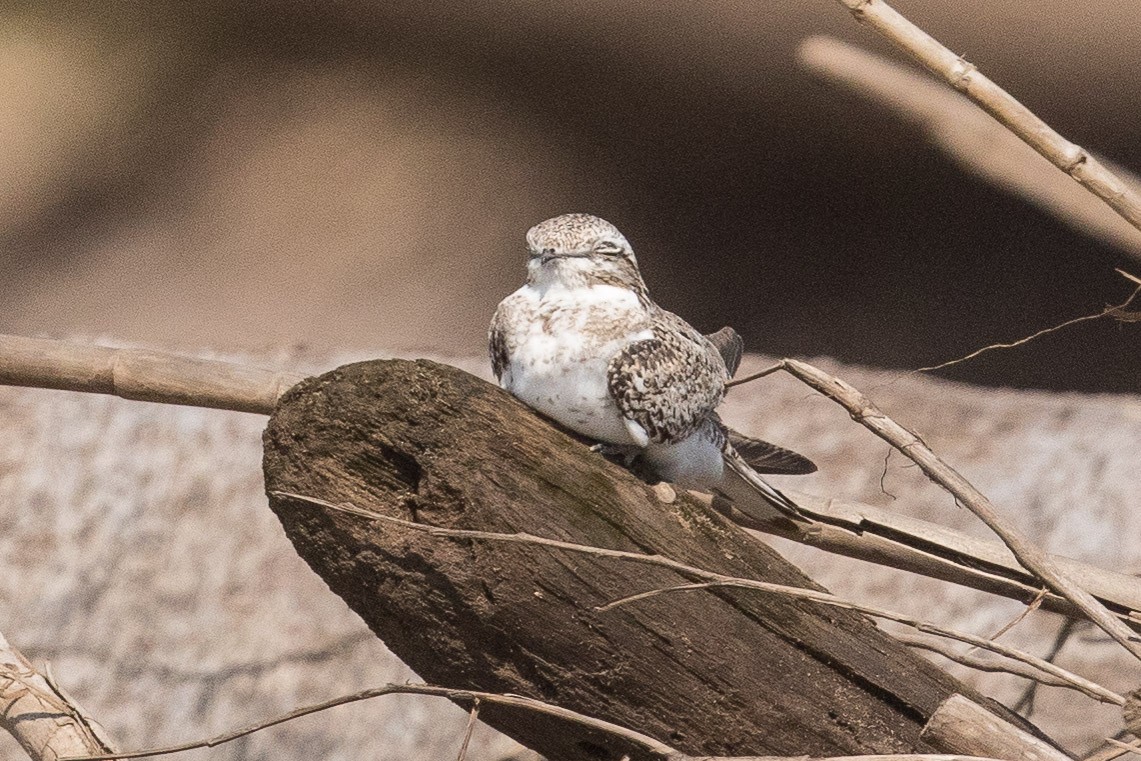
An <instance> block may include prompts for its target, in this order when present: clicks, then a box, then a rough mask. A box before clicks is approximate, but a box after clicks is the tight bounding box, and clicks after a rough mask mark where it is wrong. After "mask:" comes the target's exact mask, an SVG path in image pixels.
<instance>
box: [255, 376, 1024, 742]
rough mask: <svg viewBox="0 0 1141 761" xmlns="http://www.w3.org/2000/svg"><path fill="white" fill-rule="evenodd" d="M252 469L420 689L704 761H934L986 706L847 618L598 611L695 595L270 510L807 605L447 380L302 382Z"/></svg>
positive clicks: (744, 600) (749, 556) (506, 408)
mask: <svg viewBox="0 0 1141 761" xmlns="http://www.w3.org/2000/svg"><path fill="white" fill-rule="evenodd" d="M264 472H265V480H266V488H267V491H268V492H270V494H271V497H270V503H271V506H272V507H273V509H274V511H275V512H276V513H277V515H278V516H279V518H280V519H281V521H282V524H283V526H284V527H285V530H286V533H287V534H288V536H289V537H290V539H291V540H292V542H293V543H294V546H295V547H296V548H297V550H298V552H299V553H300V554H301V556H302V557H303V558H305V560H306V561H307V562H308V563H309V565H310V566H311V567H312V568H313V569H314V570H315V571H316V572H317V573H318V574H319V575H320V576H321V577H322V578H323V579H324V580H325V581H326V583H328V584H329V586H330V587H331V588H332V590H333V591H334V592H335V593H337V594H338V595H339V596H340V597H341V598H343V599H344V600H345V601H346V602H347V603H348V604H349V606H350V607H352V608H353V610H355V611H356V612H357V613H358V614H359V615H360V616H361V617H362V618H363V619H364V620H365V621H366V622H367V623H368V625H369V626H370V627H371V628H372V629H373V631H374V632H376V634H377V635H378V636H380V638H381V639H383V640H384V642H385V643H386V644H387V645H388V646H389V647H390V648H391V649H392V650H393V651H394V652H395V653H396V654H397V655H398V656H399V657H400V658H401V659H403V660H404V661H405V662H406V663H408V664H409V665H410V666H411V667H412V668H413V669H415V670H416V671H417V672H418V673H419V674H420V675H421V676H422V677H424V678H425V679H427V680H429V681H431V682H433V683H436V684H440V685H445V686H448V687H455V688H462V689H472V690H484V691H491V692H509V693H519V694H523V695H528V696H532V697H536V698H539V699H542V700H545V701H548V702H551V703H554V704H557V705H560V706H563V707H566V708H570V709H572V710H575V711H579V712H582V713H585V714H588V715H591V716H596V717H598V718H602V719H606V720H608V721H611V722H614V723H616V724H619V725H622V726H627V727H632V728H637V729H638V730H640V731H642V732H645V733H647V734H649V735H651V736H653V737H657V738H660V739H661V740H662V741H664V742H667V743H669V744H670V745H672V746H674V747H675V748H678V749H679V750H682V751H683V752H686V753H691V754H705V755H746V754H757V755H760V754H781V755H789V754H812V755H822V756H823V755H837V754H851V753H914V752H924V751H931V750H932V749H933V748H932V747H931V746H930V745H929V744H928V743H927V742H925V741H924V740H922V739H921V737H920V732H921V730H922V729H923V726H924V724H925V722H926V721H927V720H928V719H929V718H930V717H931V716H932V715H933V713H934V712H935V710H936V709H937V708H938V706H939V705H940V703H942V702H943V701H944V700H945V699H947V698H948V697H949V696H951V695H952V694H955V693H962V694H965V695H968V696H970V697H971V698H972V699H973V700H976V701H979V702H984V703H986V702H987V701H985V700H984V699H983V698H980V697H978V696H977V695H975V694H974V693H972V691H970V690H969V689H968V688H966V687H964V686H963V685H961V684H959V683H958V682H956V681H955V680H954V679H952V678H951V677H950V676H948V675H947V674H945V673H944V672H942V671H940V670H939V669H937V668H936V667H935V666H933V665H932V664H930V663H928V662H926V661H924V660H922V659H920V658H918V657H916V656H915V655H913V654H912V653H911V652H910V651H909V650H908V649H907V648H906V647H903V646H902V645H900V644H899V643H898V642H896V641H895V640H893V639H891V638H890V637H887V636H886V635H884V634H883V633H881V632H880V631H879V630H878V629H876V628H875V627H874V625H872V624H871V623H870V622H869V621H868V620H867V619H865V618H863V617H861V616H858V615H855V614H851V613H849V612H846V611H841V610H836V609H831V608H825V607H821V606H818V605H815V604H813V603H810V602H805V601H794V600H790V599H787V598H785V597H781V596H773V595H761V594H754V593H748V592H741V591H734V590H729V589H716V590H710V591H708V592H693V593H689V594H687V596H685V597H671V596H659V597H656V598H653V599H650V600H647V601H645V602H642V603H638V604H635V605H628V606H623V607H621V608H620V609H617V610H612V611H606V612H601V611H597V610H596V609H595V608H596V606H599V605H601V604H603V603H606V602H608V601H610V600H613V599H615V598H618V597H621V596H623V595H628V594H631V593H634V592H639V591H643V590H647V589H653V588H658V587H665V586H670V585H674V584H677V583H680V582H685V581H688V579H685V578H682V577H680V576H679V575H678V574H676V573H675V572H673V571H670V570H668V569H664V568H649V567H642V566H638V565H634V564H629V563H626V564H624V563H621V562H617V561H613V560H608V559H605V558H596V557H584V556H580V555H576V556H570V555H567V554H561V553H560V552H558V551H556V550H552V549H550V548H545V547H538V546H533V545H521V544H511V545H507V544H502V543H483V542H479V541H474V542H472V541H457V540H455V539H445V538H440V537H432V536H428V535H426V534H425V533H424V532H417V531H412V530H409V529H407V528H404V527H400V526H396V525H392V524H388V523H383V522H377V521H368V520H365V519H362V518H360V517H358V516H353V515H347V514H345V513H342V512H338V511H331V510H325V509H322V508H320V507H317V506H314V505H312V504H310V503H307V502H304V501H300V500H296V499H290V498H287V497H284V496H274V495H273V493H274V492H277V491H285V492H293V493H297V494H304V495H307V496H312V497H317V498H320V499H325V500H329V501H332V502H351V503H353V504H355V505H357V506H359V507H362V508H366V509H368V510H371V511H374V512H379V513H384V514H387V515H393V516H396V517H400V518H405V519H411V520H415V521H419V522H423V523H427V524H433V525H438V526H446V527H454V528H465V529H473V530H482V531H497V532H528V533H531V534H537V535H540V536H544V537H549V538H554V539H560V540H565V541H570V542H578V543H583V544H590V545H595V546H601V547H608V548H614V549H623V550H630V551H637V552H645V553H657V554H661V555H666V556H669V557H671V558H674V559H676V560H679V561H681V562H684V563H689V564H692V565H696V566H700V567H704V568H707V569H709V570H713V571H717V572H720V573H725V574H731V575H735V576H743V577H748V578H755V579H761V580H766V581H773V582H778V583H783V584H794V585H799V586H805V587H814V586H815V585H813V582H812V581H811V580H810V579H808V578H807V577H805V576H804V575H803V574H801V573H800V572H799V571H798V570H797V569H796V568H795V567H793V566H791V565H789V564H788V563H787V562H785V561H784V560H783V559H781V558H780V557H779V556H778V555H777V554H776V553H775V552H773V551H771V550H770V549H769V548H768V547H766V546H765V545H763V544H761V543H760V542H757V541H755V540H753V539H751V538H750V537H749V536H748V535H747V534H746V533H744V532H743V531H742V530H740V529H739V528H737V527H735V526H734V525H732V524H731V523H730V522H728V521H727V520H725V519H724V518H723V517H721V516H719V515H717V514H716V513H715V512H713V511H711V510H709V509H707V508H706V507H705V506H703V505H701V504H700V503H698V502H697V501H695V500H692V499H690V498H689V497H687V496H685V495H681V496H679V497H678V498H677V499H676V500H674V501H672V502H671V503H669V504H664V503H662V502H661V501H659V500H657V499H656V498H655V496H654V492H653V491H652V490H651V489H650V488H649V487H648V486H646V485H645V484H644V483H642V482H640V481H639V480H637V479H636V478H634V477H633V476H631V475H630V474H629V473H627V472H626V471H624V470H622V469H621V468H618V467H616V466H613V465H611V464H609V463H607V462H606V461H605V460H603V459H602V458H601V457H600V456H598V455H595V454H593V453H591V452H589V451H588V450H587V448H586V447H585V446H583V445H582V443H580V442H578V441H576V440H574V439H573V438H571V437H570V436H567V435H566V434H564V433H562V432H560V431H558V430H556V429H555V428H553V427H552V426H551V425H550V424H548V423H546V422H545V421H543V420H541V419H540V418H538V417H537V416H536V415H534V414H533V413H532V412H531V411H529V410H528V409H527V408H525V407H524V406H523V405H521V404H519V403H518V402H516V401H515V400H514V399H512V398H511V397H510V396H508V395H507V394H506V393H504V392H502V391H501V390H499V389H497V388H495V387H493V386H491V385H490V384H488V383H486V382H484V381H481V380H479V379H477V378H475V377H474V376H471V375H468V374H466V373H463V372H462V371H460V370H457V369H455V368H451V367H447V366H444V365H439V364H436V363H432V362H427V361H418V362H405V361H384V362H382V361H377V362H366V363H359V364H355V365H349V366H346V367H343V368H340V369H338V370H335V371H333V372H330V373H327V374H325V375H323V376H320V377H317V378H311V379H308V380H305V381H303V382H302V383H300V384H299V385H298V386H296V387H295V388H294V389H292V390H291V391H289V392H287V393H286V394H285V395H284V396H283V397H282V399H281V401H280V403H279V405H278V408H277V410H276V412H275V413H274V415H273V416H272V418H271V420H270V423H269V426H268V428H267V430H266V434H265V461H264ZM988 705H989V703H988ZM991 707H992V709H993V710H995V711H997V712H998V713H999V715H1002V716H1004V717H1005V718H1007V719H1009V720H1012V721H1017V719H1015V718H1013V717H1011V715H1010V714H1008V713H1004V712H1003V711H1002V710H1001V709H1000V708H999V707H997V706H993V705H992V706H991ZM480 718H482V719H484V720H485V721H487V722H488V723H490V724H491V725H493V726H495V727H497V728H499V729H501V730H502V731H504V732H506V733H507V734H509V735H512V736H513V737H515V738H516V739H518V740H520V741H521V742H524V743H525V744H527V745H529V746H530V747H532V748H534V749H535V750H537V751H539V752H541V753H543V754H544V755H546V756H547V757H550V758H555V759H594V760H595V761H597V760H598V759H618V758H620V757H621V755H623V754H625V753H628V752H633V753H634V757H635V758H638V757H640V756H639V754H638V753H636V752H634V749H631V748H624V747H620V746H619V745H618V744H616V743H615V742H614V741H613V739H612V738H607V737H601V736H598V735H597V734H584V731H583V730H582V728H580V727H575V726H568V725H565V724H557V725H556V724H552V720H551V719H549V718H548V717H543V716H536V715H534V714H522V713H519V712H517V711H512V710H511V709H509V708H504V707H497V706H486V707H484V709H483V710H482V712H481V714H480ZM936 750H937V748H936Z"/></svg>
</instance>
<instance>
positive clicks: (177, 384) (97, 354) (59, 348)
mask: <svg viewBox="0 0 1141 761" xmlns="http://www.w3.org/2000/svg"><path fill="white" fill-rule="evenodd" d="M303 377H304V376H301V375H296V374H293V373H285V372H277V371H274V370H262V369H259V368H253V367H247V366H245V365H239V364H234V363H231V362H218V361H214V360H208V359H193V358H190V357H180V356H178V355H176V354H168V353H165V352H157V351H145V350H142V349H113V348H108V347H104V346H82V345H79V344H74V343H68V342H66V341H54V340H50V339H46V338H24V337H23V336H10V335H0V384H3V385H9V386H33V387H35V388H52V389H61V390H65V391H87V392H90V393H96V394H111V395H112V396H118V397H121V398H123V399H135V400H139V401H145V402H160V403H163V404H184V405H189V406H193V407H211V408H215V409H223V410H233V411H235V412H256V413H261V414H263V415H268V414H269V413H271V412H273V407H274V405H275V404H276V403H277V399H278V397H279V396H281V394H283V393H284V392H285V391H286V390H287V389H289V387H291V386H293V385H294V384H295V383H297V382H298V381H300V380H301V379H302V378H303Z"/></svg>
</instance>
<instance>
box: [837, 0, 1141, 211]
mask: <svg viewBox="0 0 1141 761" xmlns="http://www.w3.org/2000/svg"><path fill="white" fill-rule="evenodd" d="M837 2H839V3H840V4H841V5H843V6H844V7H846V8H847V9H848V10H849V11H851V13H852V15H853V16H855V18H856V20H857V21H859V22H860V23H862V24H867V25H868V26H870V27H872V28H873V29H875V30H876V31H877V32H879V33H880V34H881V35H883V36H884V37H886V38H887V39H888V40H890V41H891V42H893V43H894V44H895V45H897V46H898V47H900V48H902V49H903V50H904V51H906V52H907V53H909V54H910V55H911V56H912V57H913V58H915V59H916V60H917V61H919V62H920V63H921V64H923V65H924V66H925V67H927V68H928V69H929V70H930V71H931V72H933V73H934V74H936V75H937V76H939V77H941V78H942V79H943V80H944V81H946V82H947V83H948V84H949V85H951V86H952V87H954V88H955V89H956V90H958V91H959V92H961V93H963V94H965V95H966V96H967V97H968V98H970V99H971V100H973V101H974V102H975V103H976V104H978V105H979V106H980V107H981V108H983V110H985V111H986V112H987V113H989V114H990V115H991V116H993V117H994V118H995V119H997V120H998V121H1000V122H1001V123H1002V124H1003V126H1005V127H1006V128H1007V129H1009V130H1010V131H1011V132H1013V133H1014V134H1016V135H1018V137H1020V138H1021V139H1022V140H1023V141H1024V142H1026V144H1027V145H1029V146H1030V147H1031V148H1033V149H1034V150H1036V151H1037V152H1038V153H1040V154H1041V155H1042V156H1044V157H1045V158H1046V159H1047V160H1049V161H1050V163H1052V164H1053V165H1054V166H1056V167H1058V168H1059V169H1061V170H1062V171H1063V172H1065V173H1066V174H1068V175H1069V176H1070V177H1072V178H1074V179H1075V180H1076V181H1077V182H1078V183H1080V184H1081V185H1082V186H1083V187H1085V188H1086V189H1087V190H1089V191H1090V192H1091V193H1093V194H1094V195H1096V196H1097V197H1098V198H1100V199H1101V200H1103V201H1105V203H1107V204H1109V206H1110V207H1111V208H1112V209H1113V210H1114V211H1116V212H1117V213H1118V214H1120V215H1121V216H1122V217H1123V218H1124V219H1125V220H1126V221H1128V222H1129V223H1130V224H1131V225H1133V226H1134V227H1135V228H1137V229H1139V230H1141V196H1139V194H1138V193H1136V192H1134V191H1133V190H1132V189H1131V188H1130V187H1129V185H1128V184H1126V183H1125V182H1123V181H1122V180H1121V178H1119V177H1118V176H1117V175H1115V174H1114V173H1113V172H1111V171H1110V170H1109V169H1108V168H1107V167H1106V166H1105V165H1104V164H1102V163H1101V162H1100V161H1098V160H1097V159H1096V158H1095V157H1094V156H1092V155H1090V153H1089V152H1088V151H1086V150H1085V149H1084V148H1081V147H1080V146H1078V145H1075V144H1074V143H1071V142H1070V141H1069V140H1067V139H1065V138H1064V137H1062V136H1061V135H1060V134H1058V133H1057V132H1056V131H1055V130H1054V129H1053V128H1051V127H1050V125H1048V124H1046V122H1044V121H1042V120H1041V119H1040V118H1038V117H1037V116H1035V114H1034V112H1032V111H1031V110H1030V109H1029V108H1027V107H1026V106H1024V105H1023V104H1022V103H1020V102H1018V100H1016V99H1015V98H1014V97H1013V96H1011V95H1010V93H1008V92H1006V91H1005V90H1003V89H1002V88H1001V87H999V86H998V85H997V84H995V83H994V82H993V81H992V80H990V79H989V78H988V77H986V76H985V75H983V74H982V73H981V72H979V71H978V69H977V68H976V67H975V66H974V65H973V64H971V63H968V62H967V61H966V60H964V59H963V57H962V56H959V55H956V54H955V53H953V52H952V51H950V50H948V49H947V48H946V47H944V46H943V45H942V44H941V43H940V42H939V41H938V40H936V39H935V38H934V37H932V36H931V35H929V34H927V32H924V31H923V30H922V29H920V28H919V27H917V26H916V25H915V24H913V23H911V22H910V21H908V20H907V19H906V18H905V17H904V16H903V15H902V14H901V13H899V12H898V11H896V10H895V9H894V8H892V7H891V6H890V5H888V4H887V3H886V2H884V1H883V0H837Z"/></svg>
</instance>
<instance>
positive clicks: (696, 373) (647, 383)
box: [606, 312, 728, 442]
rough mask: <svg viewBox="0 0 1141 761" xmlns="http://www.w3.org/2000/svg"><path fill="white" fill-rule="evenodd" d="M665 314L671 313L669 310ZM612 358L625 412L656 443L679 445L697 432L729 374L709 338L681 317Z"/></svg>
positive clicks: (615, 392) (613, 384)
mask: <svg viewBox="0 0 1141 761" xmlns="http://www.w3.org/2000/svg"><path fill="white" fill-rule="evenodd" d="M665 314H667V315H669V313H668V312H666V313H665ZM670 317H672V319H665V320H663V321H662V322H661V323H660V324H659V325H657V326H655V327H654V336H653V338H647V339H643V340H641V341H635V342H634V343H632V344H630V345H629V346H627V347H626V348H625V349H624V350H623V351H622V352H620V353H619V354H618V355H617V356H615V357H614V358H613V359H612V360H610V364H609V366H608V367H607V371H606V379H607V383H608V385H609V390H610V396H611V398H612V399H613V400H614V402H615V404H616V405H617V406H618V409H619V411H620V412H621V413H622V414H623V415H624V416H626V417H627V418H629V419H630V420H633V421H634V422H636V423H638V424H639V425H640V426H642V428H644V429H645V431H646V433H647V434H648V435H649V437H650V440H651V441H656V442H674V441H680V440H681V439H684V438H685V437H686V436H689V435H690V434H691V433H693V432H694V430H696V429H697V427H698V426H699V425H701V424H702V422H703V421H705V420H706V418H708V416H709V415H710V414H711V413H712V412H713V409H714V408H715V407H716V406H717V405H718V404H720V403H721V399H722V398H723V397H724V396H725V382H726V381H727V380H728V375H727V373H726V372H725V366H724V362H723V361H722V360H721V357H720V355H719V354H718V353H717V351H716V350H715V349H714V347H713V346H712V345H711V344H710V343H709V342H708V341H707V340H705V337H704V336H702V335H701V334H700V333H698V332H697V331H696V330H694V329H693V328H691V327H690V326H689V325H688V324H687V323H686V322H685V321H683V320H682V319H681V318H680V317H677V316H676V315H670Z"/></svg>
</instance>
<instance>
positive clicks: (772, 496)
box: [713, 445, 807, 522]
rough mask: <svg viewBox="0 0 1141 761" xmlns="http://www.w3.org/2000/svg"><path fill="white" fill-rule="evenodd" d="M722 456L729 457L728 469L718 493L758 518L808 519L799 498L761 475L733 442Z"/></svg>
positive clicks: (726, 467) (724, 458) (769, 519)
mask: <svg viewBox="0 0 1141 761" xmlns="http://www.w3.org/2000/svg"><path fill="white" fill-rule="evenodd" d="M721 456H722V459H723V460H724V461H725V472H724V474H723V475H722V477H721V480H720V482H719V483H718V484H717V486H716V487H715V488H714V490H713V491H714V493H716V494H718V495H720V496H722V497H724V498H725V499H727V500H729V501H730V502H731V503H733V507H735V508H737V509H738V510H740V511H741V512H742V513H744V514H745V515H747V516H749V517H750V518H753V519H755V520H758V521H762V522H769V521H771V520H772V519H773V518H791V519H792V520H795V521H805V520H807V516H805V515H804V514H803V513H802V512H801V511H800V508H799V507H797V506H796V503H795V502H793V501H792V500H791V499H789V498H788V497H786V496H785V495H784V494H781V493H780V491H778V490H777V489H776V488H775V487H773V486H772V485H771V484H769V483H768V482H767V481H765V479H763V478H761V477H760V476H759V475H758V474H757V472H756V471H755V470H753V469H752V467H750V466H749V463H747V462H745V459H744V458H743V457H741V455H740V454H739V453H738V452H737V450H736V449H734V448H733V447H732V446H730V445H727V446H725V447H724V449H723V450H722V455H721Z"/></svg>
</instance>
